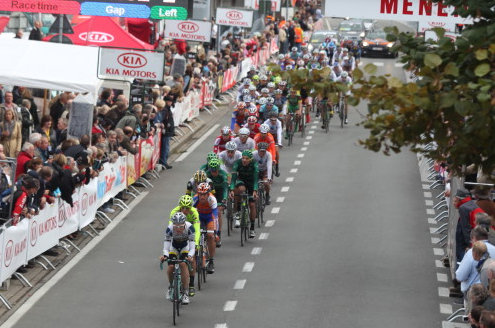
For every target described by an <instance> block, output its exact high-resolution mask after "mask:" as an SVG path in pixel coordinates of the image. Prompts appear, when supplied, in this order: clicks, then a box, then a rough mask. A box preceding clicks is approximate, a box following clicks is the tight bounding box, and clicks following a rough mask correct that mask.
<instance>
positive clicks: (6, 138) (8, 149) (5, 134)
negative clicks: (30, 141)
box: [1, 108, 22, 157]
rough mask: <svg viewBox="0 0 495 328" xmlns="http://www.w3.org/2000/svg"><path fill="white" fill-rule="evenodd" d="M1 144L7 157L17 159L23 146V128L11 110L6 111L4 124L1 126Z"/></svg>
mask: <svg viewBox="0 0 495 328" xmlns="http://www.w3.org/2000/svg"><path fill="white" fill-rule="evenodd" d="M1 130H2V136H1V142H2V145H3V147H4V151H5V155H7V157H17V155H18V154H19V152H20V151H21V146H22V126H21V123H20V122H18V121H17V120H16V118H15V113H14V111H13V110H12V109H11V108H6V109H5V110H4V116H3V122H2V124H1Z"/></svg>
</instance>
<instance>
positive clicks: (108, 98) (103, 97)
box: [96, 89, 114, 107]
mask: <svg viewBox="0 0 495 328" xmlns="http://www.w3.org/2000/svg"><path fill="white" fill-rule="evenodd" d="M113 97H114V93H113V90H112V89H104V90H103V91H102V92H101V94H100V100H99V101H98V103H97V104H96V106H103V105H107V106H108V107H112V105H113Z"/></svg>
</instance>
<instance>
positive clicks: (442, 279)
mask: <svg viewBox="0 0 495 328" xmlns="http://www.w3.org/2000/svg"><path fill="white" fill-rule="evenodd" d="M437 280H438V281H440V282H447V281H448V280H449V279H448V277H447V274H446V273H439V272H437Z"/></svg>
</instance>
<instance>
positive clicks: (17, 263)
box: [0, 219, 29, 281]
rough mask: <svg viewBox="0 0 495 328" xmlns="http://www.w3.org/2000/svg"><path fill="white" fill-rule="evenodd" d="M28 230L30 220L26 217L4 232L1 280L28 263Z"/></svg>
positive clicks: (0, 270)
mask: <svg viewBox="0 0 495 328" xmlns="http://www.w3.org/2000/svg"><path fill="white" fill-rule="evenodd" d="M28 231H29V220H26V219H24V220H21V221H20V222H19V223H18V224H17V225H16V226H12V227H8V228H7V229H5V231H4V232H3V234H2V235H3V239H2V250H3V252H2V258H1V260H2V264H1V269H0V280H1V281H4V280H5V279H7V278H9V277H10V276H11V275H12V274H13V273H14V272H16V270H17V269H18V268H20V267H21V266H23V265H25V264H26V263H27V260H26V259H27V258H26V255H27V247H28Z"/></svg>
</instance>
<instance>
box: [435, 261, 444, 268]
mask: <svg viewBox="0 0 495 328" xmlns="http://www.w3.org/2000/svg"><path fill="white" fill-rule="evenodd" d="M435 266H436V267H437V268H443V263H442V261H440V260H435Z"/></svg>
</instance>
